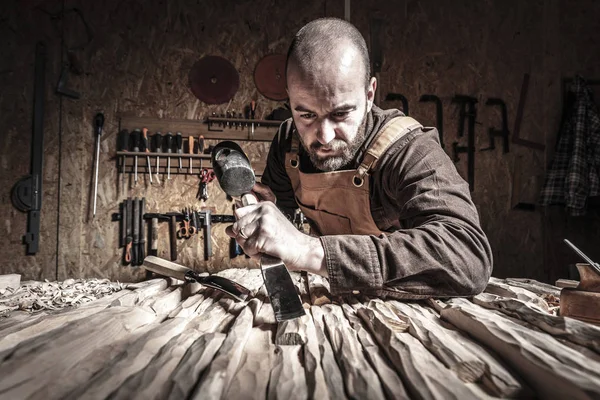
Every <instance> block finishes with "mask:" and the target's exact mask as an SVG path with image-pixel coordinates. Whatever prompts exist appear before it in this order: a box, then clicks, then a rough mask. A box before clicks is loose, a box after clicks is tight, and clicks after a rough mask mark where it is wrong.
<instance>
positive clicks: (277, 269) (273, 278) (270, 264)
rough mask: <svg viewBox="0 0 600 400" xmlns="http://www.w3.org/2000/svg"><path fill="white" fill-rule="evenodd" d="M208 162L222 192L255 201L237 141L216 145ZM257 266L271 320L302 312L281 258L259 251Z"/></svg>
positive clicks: (247, 166) (249, 170)
mask: <svg viewBox="0 0 600 400" xmlns="http://www.w3.org/2000/svg"><path fill="white" fill-rule="evenodd" d="M211 161H212V166H213V170H214V171H215V174H216V176H217V180H218V181H219V185H221V188H222V189H223V191H224V192H225V193H227V194H228V195H230V196H231V197H237V198H238V199H239V200H241V202H242V204H243V205H244V206H247V205H251V204H256V203H257V202H258V201H257V199H256V197H255V196H254V195H253V194H252V188H253V186H254V184H255V182H256V177H255V175H254V170H253V169H252V166H251V165H250V161H249V160H248V158H247V157H246V155H245V154H244V151H243V150H242V149H241V147H240V146H239V145H238V144H237V143H235V142H231V141H225V142H221V143H219V144H217V145H216V146H215V148H214V150H213V152H212V157H211ZM260 265H261V271H262V274H263V279H264V281H265V287H266V288H267V292H268V294H269V298H270V300H271V306H272V307H273V311H274V313H275V319H276V320H277V321H283V320H287V319H294V318H298V317H301V316H303V315H305V314H306V313H305V311H304V308H303V307H302V302H301V301H300V298H299V297H298V294H297V293H296V286H295V284H294V281H293V280H292V277H291V275H290V273H289V271H288V270H287V268H286V266H285V264H284V263H283V262H282V260H281V259H279V258H276V257H272V256H269V255H266V254H263V255H262V256H261V258H260Z"/></svg>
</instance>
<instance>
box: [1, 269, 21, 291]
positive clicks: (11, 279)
mask: <svg viewBox="0 0 600 400" xmlns="http://www.w3.org/2000/svg"><path fill="white" fill-rule="evenodd" d="M19 286H21V275H20V274H5V275H0V295H1V294H4V291H5V289H7V288H11V289H13V290H14V289H17V288H18V287H19Z"/></svg>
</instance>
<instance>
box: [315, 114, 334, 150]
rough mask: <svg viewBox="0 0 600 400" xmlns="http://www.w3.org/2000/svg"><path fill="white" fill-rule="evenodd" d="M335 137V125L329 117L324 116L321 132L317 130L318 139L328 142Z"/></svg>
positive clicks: (321, 141) (323, 142)
mask: <svg viewBox="0 0 600 400" xmlns="http://www.w3.org/2000/svg"><path fill="white" fill-rule="evenodd" d="M333 139H335V126H334V124H332V123H331V121H329V120H328V119H327V118H324V119H323V121H322V122H321V124H320V125H319V132H317V140H318V141H319V143H321V144H327V143H329V142H331V141H332V140H333Z"/></svg>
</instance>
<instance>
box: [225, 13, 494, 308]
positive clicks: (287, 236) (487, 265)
mask: <svg viewBox="0 0 600 400" xmlns="http://www.w3.org/2000/svg"><path fill="white" fill-rule="evenodd" d="M286 81H287V90H288V94H289V101H290V106H291V110H292V115H293V117H292V118H291V119H289V120H287V121H285V122H284V123H283V124H282V125H281V127H280V129H279V132H278V134H277V136H276V137H275V138H274V139H273V142H272V144H271V148H270V151H269V155H268V159H267V165H266V168H265V171H264V174H263V177H262V184H256V186H255V188H254V191H255V193H256V194H257V195H258V197H259V198H260V199H262V200H263V201H262V202H260V203H258V204H255V205H251V206H247V207H243V208H239V209H237V210H236V216H237V217H238V221H237V222H236V223H235V224H234V225H233V226H231V227H229V228H228V229H227V233H228V234H229V236H231V237H234V238H236V240H237V241H238V243H239V244H240V245H241V246H242V248H243V249H244V251H245V252H246V254H248V255H250V256H258V255H259V254H261V253H265V254H270V255H272V256H275V257H279V258H281V259H282V260H283V261H284V263H285V264H286V266H287V267H288V268H289V269H290V270H305V271H308V272H311V273H314V274H319V275H322V276H325V277H328V278H329V282H330V286H331V292H332V294H335V295H342V294H345V293H350V292H354V293H356V292H357V291H359V292H362V293H366V294H374V295H379V296H390V297H396V298H426V297H445V296H470V295H474V294H477V293H479V292H481V291H482V290H483V289H484V288H485V286H486V283H487V281H488V279H489V277H490V274H491V271H492V254H491V250H490V246H489V243H488V240H487V238H486V236H485V234H484V233H483V231H482V229H481V227H480V224H479V217H478V214H477V210H476V208H475V206H474V204H473V202H472V200H471V197H470V194H469V187H468V185H467V183H466V182H465V181H464V180H463V179H462V178H461V177H460V176H459V175H458V172H457V171H456V168H455V167H454V164H453V163H452V161H451V160H450V158H449V157H448V156H447V155H446V153H445V152H444V151H443V149H442V148H441V146H440V143H439V139H438V133H437V130H436V129H434V128H424V127H422V126H421V124H419V123H418V122H417V121H415V120H414V119H412V118H410V117H407V116H405V115H404V114H402V113H401V112H400V111H398V110H395V109H392V110H382V109H380V108H379V107H377V106H376V105H374V104H373V99H374V97H375V91H376V89H377V81H376V79H375V78H373V77H371V75H370V62H369V55H368V50H367V46H366V43H365V40H364V38H363V37H362V35H361V34H360V32H359V31H358V30H357V29H356V28H355V27H354V26H353V25H352V24H350V23H348V22H346V21H343V20H339V19H331V18H329V19H319V20H315V21H312V22H310V23H309V24H307V25H305V26H304V27H303V28H302V29H300V31H298V33H297V34H296V36H295V37H294V39H293V41H292V43H291V46H290V49H289V51H288V57H287V66H286ZM297 208H300V209H301V210H302V211H303V213H304V214H305V215H306V217H307V218H308V220H309V221H310V225H311V235H306V234H304V233H302V232H300V231H299V230H298V229H296V227H295V226H294V225H293V224H292V223H291V222H289V220H288V218H286V216H285V215H284V213H285V214H288V215H289V214H293V212H294V210H295V209H297Z"/></svg>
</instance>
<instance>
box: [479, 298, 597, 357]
mask: <svg viewBox="0 0 600 400" xmlns="http://www.w3.org/2000/svg"><path fill="white" fill-rule="evenodd" d="M473 302H474V303H475V304H478V305H480V306H482V307H485V308H488V309H491V310H498V311H500V312H502V313H504V314H506V315H509V316H511V317H513V318H518V319H521V320H523V321H527V322H529V323H530V324H532V325H534V326H536V327H538V328H540V329H541V330H543V331H544V332H547V333H549V334H551V335H552V337H554V338H564V339H567V340H570V341H571V342H573V343H577V344H579V345H581V346H584V347H587V348H590V349H593V350H595V351H596V352H598V353H599V354H600V327H597V326H595V325H590V324H587V323H585V322H581V321H578V320H576V319H573V318H565V317H562V316H556V315H551V314H548V313H545V312H544V311H543V310H541V309H539V308H538V307H536V306H535V305H533V304H529V303H527V302H524V301H522V300H518V299H508V298H504V297H500V296H495V295H493V294H489V293H480V294H479V295H477V296H475V297H474V298H473Z"/></svg>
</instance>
